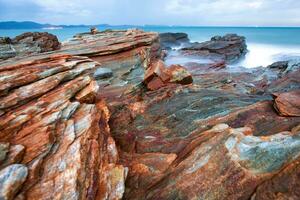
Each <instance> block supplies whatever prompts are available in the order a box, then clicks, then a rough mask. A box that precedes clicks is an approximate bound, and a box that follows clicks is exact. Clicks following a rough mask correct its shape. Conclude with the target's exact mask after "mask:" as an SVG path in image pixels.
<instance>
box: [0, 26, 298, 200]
mask: <svg viewBox="0 0 300 200" xmlns="http://www.w3.org/2000/svg"><path fill="white" fill-rule="evenodd" d="M224 38H225V39H224ZM224 38H222V37H216V38H213V39H212V41H211V42H213V41H214V42H217V43H218V45H219V44H220V43H222V44H223V43H226V45H227V43H230V44H231V43H232V44H233V43H234V44H233V49H235V48H236V49H239V47H241V46H244V45H243V43H244V42H243V38H241V37H238V36H236V35H230V36H226V37H224ZM218 45H217V47H218ZM224 45H225V44H224ZM235 45H237V46H235ZM209 46H210V45H209ZM212 46H214V45H212ZM231 47H232V46H231ZM231 47H230V48H231ZM201 51H202V50H201ZM228 51H230V52H231V50H228ZM228 51H227V50H226V52H228ZM232 51H233V54H234V56H232V55H233V54H232V55H231V54H228V55H227V54H226V52H224V51H223V50H222V51H220V52H219V54H220V55H221V56H223V57H222V58H225V60H227V58H226V57H227V56H228V58H229V60H231V58H235V55H237V56H238V55H240V54H235V52H236V51H235V50H232ZM226 62H227V61H226ZM226 62H225V61H224V60H223V61H220V62H217V63H213V64H209V65H205V64H204V65H203V66H199V65H194V66H191V65H189V66H180V65H173V66H166V65H165V64H164V62H163V61H162V60H161V46H160V43H159V36H158V34H157V33H149V32H143V31H139V30H128V31H106V32H96V33H93V34H90V33H85V34H79V35H77V36H75V37H74V38H73V39H72V40H70V41H67V42H65V43H63V44H62V47H61V49H60V50H57V51H54V52H49V53H42V54H38V55H31V56H27V57H22V56H21V57H15V58H11V59H8V60H6V61H2V62H0V198H3V199H114V200H115V199H170V200H171V199H215V200H219V199H222V200H223V199H230V200H232V199H257V200H259V199H298V197H299V192H298V191H299V189H298V186H299V184H298V183H299V182H300V180H299V176H298V175H297V174H298V171H299V159H300V153H299V152H300V141H299V138H300V137H299V134H300V132H299V130H300V128H299V124H300V117H299V104H298V103H299V102H298V99H299V91H298V90H299V87H300V83H299V80H300V77H299V74H300V73H299V68H298V66H299V65H298V64H297V63H291V62H288V63H287V64H286V63H279V64H274V65H273V67H268V68H264V69H262V68H259V69H255V70H252V71H242V72H241V71H231V70H229V69H227V68H226V66H225V65H226ZM285 183H286V184H285Z"/></svg>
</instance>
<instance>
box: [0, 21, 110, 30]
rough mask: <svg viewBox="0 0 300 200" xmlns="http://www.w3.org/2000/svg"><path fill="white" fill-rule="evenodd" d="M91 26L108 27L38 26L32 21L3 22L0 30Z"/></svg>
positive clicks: (74, 26)
mask: <svg viewBox="0 0 300 200" xmlns="http://www.w3.org/2000/svg"><path fill="white" fill-rule="evenodd" d="M91 26H109V25H108V24H99V25H52V24H40V23H37V22H32V21H23V22H17V21H4V22H0V29H60V28H76V27H91Z"/></svg>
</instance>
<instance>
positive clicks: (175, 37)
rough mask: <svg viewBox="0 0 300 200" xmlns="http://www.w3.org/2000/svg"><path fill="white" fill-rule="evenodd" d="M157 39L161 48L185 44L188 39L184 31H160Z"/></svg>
mask: <svg viewBox="0 0 300 200" xmlns="http://www.w3.org/2000/svg"><path fill="white" fill-rule="evenodd" d="M159 40H160V44H161V46H162V48H163V49H169V48H171V47H175V46H180V45H182V44H187V43H189V41H190V40H189V38H188V35H187V34H186V33H160V34H159Z"/></svg>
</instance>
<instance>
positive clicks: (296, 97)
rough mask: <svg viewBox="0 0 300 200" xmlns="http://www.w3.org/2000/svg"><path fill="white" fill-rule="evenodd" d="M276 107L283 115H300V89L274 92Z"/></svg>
mask: <svg viewBox="0 0 300 200" xmlns="http://www.w3.org/2000/svg"><path fill="white" fill-rule="evenodd" d="M274 97H275V101H274V107H275V109H276V110H277V111H278V113H279V114H280V115H282V116H287V117H288V116H291V117H300V90H293V91H291V92H286V93H281V94H277V93H275V94H274Z"/></svg>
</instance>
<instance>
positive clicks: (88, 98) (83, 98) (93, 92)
mask: <svg viewBox="0 0 300 200" xmlns="http://www.w3.org/2000/svg"><path fill="white" fill-rule="evenodd" d="M98 91H99V85H98V83H97V81H91V82H90V84H89V85H88V86H86V87H85V88H84V89H82V90H81V91H80V92H79V93H78V94H77V95H76V96H75V99H77V100H78V101H79V102H81V103H89V104H92V103H95V101H96V96H97V93H98Z"/></svg>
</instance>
